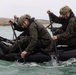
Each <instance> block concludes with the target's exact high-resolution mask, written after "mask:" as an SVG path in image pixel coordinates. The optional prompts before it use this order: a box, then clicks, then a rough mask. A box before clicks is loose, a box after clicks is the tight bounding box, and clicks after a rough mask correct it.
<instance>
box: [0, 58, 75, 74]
mask: <svg viewBox="0 0 76 75" xmlns="http://www.w3.org/2000/svg"><path fill="white" fill-rule="evenodd" d="M53 63H54V62H53ZM0 75H76V59H72V60H68V61H65V62H60V64H59V65H58V66H57V65H55V64H50V63H49V62H47V63H33V62H32V63H26V64H22V63H18V62H8V61H2V60H0Z"/></svg>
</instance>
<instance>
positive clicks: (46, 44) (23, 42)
mask: <svg viewBox="0 0 76 75" xmlns="http://www.w3.org/2000/svg"><path fill="white" fill-rule="evenodd" d="M18 43H19V45H20V47H21V50H22V51H23V50H25V49H26V47H27V46H28V45H29V43H30V37H29V36H21V37H20V40H19V41H18V42H15V43H14V44H13V45H12V46H9V48H8V50H9V52H20V49H19V46H18ZM40 48H42V49H43V51H45V52H51V48H52V41H51V40H38V42H37V45H36V47H35V49H34V50H33V51H36V50H37V51H38V50H39V49H40ZM39 51H40V50H39Z"/></svg>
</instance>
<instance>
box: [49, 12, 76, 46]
mask: <svg viewBox="0 0 76 75" xmlns="http://www.w3.org/2000/svg"><path fill="white" fill-rule="evenodd" d="M70 12H71V14H70V17H69V18H67V19H65V18H61V17H57V16H56V15H54V14H53V13H49V15H50V17H51V18H52V21H53V22H55V23H60V24H62V27H60V28H59V29H57V30H56V31H55V34H54V35H57V37H58V39H57V44H67V45H74V46H76V30H75V29H76V18H75V16H74V14H73V12H72V11H70Z"/></svg>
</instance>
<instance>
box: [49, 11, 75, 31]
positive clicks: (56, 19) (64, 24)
mask: <svg viewBox="0 0 76 75" xmlns="http://www.w3.org/2000/svg"><path fill="white" fill-rule="evenodd" d="M49 15H50V17H51V18H52V21H53V22H55V23H60V24H62V27H60V28H59V29H58V30H59V31H62V32H64V31H65V30H66V28H67V26H68V23H69V20H70V19H71V18H72V17H75V16H74V14H73V12H71V15H70V17H69V18H68V19H65V18H61V17H58V16H56V15H55V14H53V13H50V14H49Z"/></svg>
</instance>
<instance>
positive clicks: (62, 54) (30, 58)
mask: <svg viewBox="0 0 76 75" xmlns="http://www.w3.org/2000/svg"><path fill="white" fill-rule="evenodd" d="M5 40H7V39H5ZM8 41H9V40H8ZM6 43H7V42H6ZM57 52H58V55H59V57H58V58H59V60H60V61H66V60H68V59H70V58H76V47H70V46H66V45H65V46H64V45H59V46H57ZM0 60H6V61H15V60H18V61H19V62H23V59H21V57H20V53H9V54H4V53H3V52H2V49H1V48H0ZM50 60H51V59H50V56H49V55H46V54H43V53H35V54H31V55H27V56H26V58H25V61H26V62H48V61H50Z"/></svg>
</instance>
